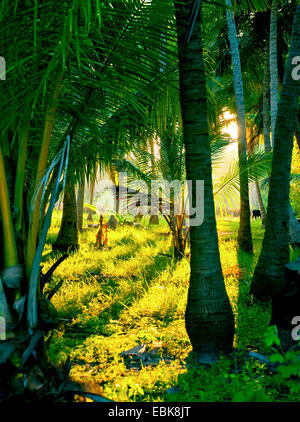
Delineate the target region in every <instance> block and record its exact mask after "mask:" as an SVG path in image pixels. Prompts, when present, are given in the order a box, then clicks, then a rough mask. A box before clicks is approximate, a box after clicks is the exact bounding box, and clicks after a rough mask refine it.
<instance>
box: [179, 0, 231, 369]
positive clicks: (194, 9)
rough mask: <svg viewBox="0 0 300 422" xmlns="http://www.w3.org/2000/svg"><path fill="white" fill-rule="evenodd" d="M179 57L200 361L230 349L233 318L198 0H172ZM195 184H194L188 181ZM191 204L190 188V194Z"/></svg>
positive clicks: (193, 315)
mask: <svg viewBox="0 0 300 422" xmlns="http://www.w3.org/2000/svg"><path fill="white" fill-rule="evenodd" d="M174 5H175V14H176V24H177V37H178V56H179V76H180V102H181V110H182V121H183V136H184V145H185V151H186V172H187V178H188V179H189V180H192V181H193V182H194V183H195V182H196V180H204V183H205V188H204V189H205V191H204V197H205V203H204V211H205V214H204V215H205V220H204V222H203V224H202V225H201V226H193V227H191V276H190V285H189V292H188V303H187V309H186V329H187V332H188V335H189V338H190V340H191V343H192V346H193V352H194V354H195V355H196V356H197V358H198V359H199V360H200V361H201V362H212V361H215V360H217V359H218V356H219V353H220V352H229V351H230V350H231V349H232V343H233V333H234V322H233V314H232V310H231V306H230V303H229V300H228V296H227V294H226V290H225V285H224V279H223V275H222V270H221V264H220V256H219V248H218V236H217V229H216V220H215V210H214V201H213V192H212V176H211V157H210V146H209V136H208V122H207V106H206V95H207V94H206V80H205V75H204V62H203V52H202V39H201V38H202V35H201V26H200V17H201V4H200V1H196V2H194V1H192V0H188V1H186V2H185V4H182V2H177V1H176V0H175V1H174ZM194 188H195V186H194ZM192 199H193V203H195V189H194V194H193V198H192Z"/></svg>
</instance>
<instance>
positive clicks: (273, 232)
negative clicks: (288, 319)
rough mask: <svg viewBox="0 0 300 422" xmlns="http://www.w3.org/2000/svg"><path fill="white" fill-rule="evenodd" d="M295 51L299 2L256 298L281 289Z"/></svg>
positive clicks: (299, 85) (296, 88)
mask: <svg viewBox="0 0 300 422" xmlns="http://www.w3.org/2000/svg"><path fill="white" fill-rule="evenodd" d="M299 55H300V6H297V9H296V14H295V18H294V23H293V33H292V38H291V47H290V52H289V56H288V59H287V65H286V70H285V76H284V80H283V85H282V90H281V95H280V101H279V105H278V112H277V121H276V130H275V138H274V141H275V142H274V154H273V161H272V173H271V179H270V189H269V200H268V213H267V221H266V230H265V236H264V240H263V244H262V249H261V254H260V257H259V261H258V264H257V266H256V269H255V272H254V277H253V281H252V285H251V293H252V294H253V295H254V297H255V298H256V299H258V300H260V301H266V300H269V299H272V298H273V297H274V296H275V295H276V294H277V293H278V292H279V291H280V290H281V289H282V287H283V286H284V283H285V281H284V265H285V264H287V263H288V262H289V206H290V205H289V190H290V171H291V160H292V151H293V140H294V133H295V129H296V123H297V109H298V98H299V95H300V81H296V80H294V79H293V78H292V63H291V61H292V58H293V57H295V56H299Z"/></svg>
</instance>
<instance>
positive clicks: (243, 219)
mask: <svg viewBox="0 0 300 422" xmlns="http://www.w3.org/2000/svg"><path fill="white" fill-rule="evenodd" d="M226 5H227V7H228V9H227V11H226V18H227V26H228V36H229V41H230V49H231V58H232V69H233V82H234V92H235V102H236V114H237V124H238V156H239V163H240V224H239V231H238V245H239V247H240V248H241V249H243V250H244V251H245V252H249V253H252V252H253V243H252V234H251V224H250V218H251V215H250V205H249V186H248V172H247V171H245V169H244V168H242V166H243V167H244V165H245V164H246V162H247V142H246V117H245V105H244V90H243V80H242V70H241V60H240V53H239V45H238V38H237V33H236V26H235V21H234V17H233V13H232V10H231V8H232V4H231V1H230V0H226ZM242 163H244V165H243V164H242Z"/></svg>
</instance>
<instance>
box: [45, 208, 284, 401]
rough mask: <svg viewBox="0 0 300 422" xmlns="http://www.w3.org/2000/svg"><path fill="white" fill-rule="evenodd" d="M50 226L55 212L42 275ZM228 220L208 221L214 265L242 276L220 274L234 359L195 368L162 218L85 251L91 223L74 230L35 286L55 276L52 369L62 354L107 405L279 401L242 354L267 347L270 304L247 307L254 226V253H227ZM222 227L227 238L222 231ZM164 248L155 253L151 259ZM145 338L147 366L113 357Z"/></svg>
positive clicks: (183, 292) (232, 231)
mask: <svg viewBox="0 0 300 422" xmlns="http://www.w3.org/2000/svg"><path fill="white" fill-rule="evenodd" d="M59 222H60V214H59V212H56V213H55V215H54V218H53V222H52V226H51V229H50V232H49V236H48V243H47V246H46V250H45V258H44V262H43V265H44V268H43V271H44V272H45V271H46V270H47V269H48V268H49V267H50V266H51V265H52V264H53V263H54V262H55V260H56V259H57V257H56V258H55V257H52V256H51V243H52V241H53V240H54V239H55V237H56V235H57V232H58V229H59ZM237 227H238V220H237V219H223V220H220V221H218V230H219V231H220V232H222V233H224V232H225V235H224V234H223V235H221V236H220V238H219V243H220V255H221V262H222V267H223V268H228V267H231V266H234V265H236V264H240V265H241V266H243V267H244V268H246V270H247V276H246V277H245V279H243V280H240V281H239V280H238V279H237V278H236V276H229V277H226V279H225V282H226V290H227V293H228V296H229V298H230V302H231V305H232V308H233V312H234V316H235V324H236V334H235V339H234V348H235V351H236V353H235V354H234V357H231V358H229V357H222V359H221V360H220V362H219V363H217V364H215V365H212V367H210V368H209V369H207V368H203V367H201V366H197V365H195V364H194V363H193V362H192V361H191V360H190V356H189V353H190V351H191V345H190V341H189V338H188V336H187V334H186V331H185V322H184V312H185V307H186V301H187V290H188V280H189V262H188V260H187V259H183V260H182V261H180V262H174V261H173V260H172V259H171V258H169V257H168V256H165V255H168V254H170V253H171V239H170V237H168V236H167V235H165V233H167V227H166V226H165V225H164V224H163V222H162V223H161V224H160V225H159V226H152V227H151V228H149V229H146V228H135V227H119V228H118V229H117V230H116V231H109V232H108V245H107V247H106V248H104V249H103V250H99V249H96V248H95V246H94V245H95V234H96V231H97V229H88V230H84V232H83V233H82V234H81V236H80V249H79V251H78V252H77V253H74V254H73V255H71V256H70V257H69V258H67V259H66V260H65V261H64V262H63V263H62V264H61V265H60V266H59V267H58V269H57V270H56V271H55V274H54V276H53V277H52V280H51V282H50V283H49V284H47V285H46V287H45V290H46V292H47V291H50V290H51V288H53V287H54V286H55V285H56V284H57V283H58V282H59V281H61V280H64V283H63V285H62V287H61V289H60V290H59V291H58V293H56V294H55V295H54V296H53V298H52V302H53V304H54V305H55V307H56V308H57V310H58V312H59V315H60V316H61V317H62V318H63V319H64V320H65V323H64V327H63V328H61V329H60V330H56V331H54V332H53V334H52V336H51V338H49V354H50V357H51V359H52V361H53V362H54V363H55V364H57V365H63V364H64V362H65V361H66V359H67V357H68V356H70V359H71V364H72V366H71V372H70V375H71V377H72V378H73V379H74V380H75V381H80V382H84V383H85V384H86V386H87V388H88V389H89V390H91V389H92V390H93V391H94V392H98V393H101V394H103V395H104V396H106V397H107V398H109V399H111V400H114V401H121V402H122V401H175V402H176V401H178V402H188V401H285V400H291V399H292V398H291V397H290V396H288V395H287V393H286V392H285V391H281V390H280V388H278V386H277V384H276V383H274V380H273V377H272V376H271V375H270V373H269V372H268V370H267V368H265V367H264V365H262V364H260V363H258V362H257V361H255V360H251V359H245V353H246V352H247V351H248V349H249V348H251V349H252V350H257V351H259V352H260V353H267V351H268V350H267V348H266V345H265V343H264V340H263V339H264V334H265V332H266V329H267V327H268V324H269V320H270V310H269V309H268V308H265V307H262V306H259V305H257V304H250V303H249V295H248V293H249V287H250V280H251V276H252V273H253V269H254V266H255V263H256V260H257V258H258V254H259V250H260V247H261V241H262V238H263V230H262V227H261V222H260V221H253V223H252V230H253V237H254V250H255V254H254V257H253V259H252V258H250V257H249V256H248V255H246V254H241V255H239V256H237V252H236V250H237V242H236V233H237ZM226 233H227V234H226ZM161 254H165V255H161ZM142 344H147V349H146V350H147V351H148V352H149V351H151V350H154V351H155V352H151V353H152V354H151V353H148V354H147V356H148V357H149V359H148V362H147V361H143V362H142V364H141V361H140V360H139V359H134V358H133V357H131V358H130V357H126V356H124V355H122V352H125V351H127V350H129V349H131V348H133V347H135V346H138V345H142Z"/></svg>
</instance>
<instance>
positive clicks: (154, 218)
mask: <svg viewBox="0 0 300 422" xmlns="http://www.w3.org/2000/svg"><path fill="white" fill-rule="evenodd" d="M150 151H151V157H152V163H151V172H152V178H153V180H154V179H155V178H156V174H155V168H154V165H153V162H154V160H155V150H154V138H153V137H152V138H151V139H150ZM151 224H156V225H157V224H159V218H158V215H157V214H154V215H150V221H149V226H150V225H151Z"/></svg>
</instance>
